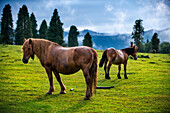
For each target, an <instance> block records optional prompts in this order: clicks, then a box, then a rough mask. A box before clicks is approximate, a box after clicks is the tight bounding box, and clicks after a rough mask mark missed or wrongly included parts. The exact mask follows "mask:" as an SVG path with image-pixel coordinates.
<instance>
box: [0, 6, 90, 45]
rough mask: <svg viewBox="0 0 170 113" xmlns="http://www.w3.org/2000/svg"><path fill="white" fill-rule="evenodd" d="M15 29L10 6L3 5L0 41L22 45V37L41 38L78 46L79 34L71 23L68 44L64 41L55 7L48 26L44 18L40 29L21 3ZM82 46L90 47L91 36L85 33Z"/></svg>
mask: <svg viewBox="0 0 170 113" xmlns="http://www.w3.org/2000/svg"><path fill="white" fill-rule="evenodd" d="M16 25H17V26H16V29H15V31H14V30H13V20H12V13H11V6H10V5H9V4H7V5H5V7H4V9H3V14H2V18H1V37H0V43H3V44H16V45H22V44H23V42H24V38H42V39H48V40H50V41H52V42H56V43H58V44H59V45H61V46H68V47H73V46H78V40H77V36H78V35H79V32H78V29H77V28H76V26H74V25H72V26H71V27H70V30H69V36H68V44H66V43H65V41H64V39H63V38H64V37H63V33H64V30H63V27H62V26H63V23H62V22H61V20H60V16H59V14H58V11H57V9H54V12H53V15H52V17H51V21H50V23H49V27H48V26H47V22H46V20H43V21H42V23H41V25H40V29H39V30H37V26H38V25H37V20H36V17H35V15H34V13H31V15H30V16H29V12H28V9H27V6H26V5H23V6H22V8H20V10H19V12H18V20H17V22H16ZM83 45H84V46H90V47H92V45H93V43H92V37H91V36H90V34H89V33H87V34H86V35H85V37H84V40H83Z"/></svg>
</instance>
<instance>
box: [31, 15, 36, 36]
mask: <svg viewBox="0 0 170 113" xmlns="http://www.w3.org/2000/svg"><path fill="white" fill-rule="evenodd" d="M30 21H31V25H32V27H31V28H32V34H33V38H38V34H37V20H36V18H35V15H34V13H32V14H31V17H30Z"/></svg>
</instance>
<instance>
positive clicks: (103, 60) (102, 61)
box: [99, 50, 107, 67]
mask: <svg viewBox="0 0 170 113" xmlns="http://www.w3.org/2000/svg"><path fill="white" fill-rule="evenodd" d="M106 53H107V50H105V51H104V52H103V55H102V59H101V60H100V63H99V67H102V66H103V63H104V62H105V60H106V59H107V55H106Z"/></svg>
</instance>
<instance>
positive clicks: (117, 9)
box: [0, 0, 170, 34]
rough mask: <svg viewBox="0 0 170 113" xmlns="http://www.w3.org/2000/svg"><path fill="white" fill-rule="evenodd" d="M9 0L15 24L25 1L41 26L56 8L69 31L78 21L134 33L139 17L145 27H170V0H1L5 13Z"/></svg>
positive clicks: (80, 27) (105, 29) (91, 26)
mask: <svg viewBox="0 0 170 113" xmlns="http://www.w3.org/2000/svg"><path fill="white" fill-rule="evenodd" d="M6 4H10V5H11V7H12V16H13V24H14V28H15V27H16V20H17V18H18V17H17V16H18V12H19V8H21V7H22V6H23V5H24V4H25V5H26V6H27V8H28V11H29V14H31V13H32V12H33V13H34V15H35V16H36V19H37V23H38V29H39V26H40V24H41V22H42V21H43V20H44V19H45V20H46V21H47V24H48V25H49V22H50V20H51V16H52V14H53V11H54V9H55V8H56V9H57V10H58V12H59V16H60V19H61V21H62V22H63V23H64V25H63V28H64V30H65V31H68V30H69V28H70V26H71V25H76V26H77V28H78V30H79V31H81V30H83V29H90V30H94V31H97V32H103V33H112V34H116V33H131V32H132V30H133V25H134V24H135V20H137V19H142V20H143V26H144V28H145V30H149V29H157V30H161V29H165V28H170V0H0V12H1V14H2V10H3V8H4V6H5V5H6ZM1 17H2V16H1ZM1 17H0V18H1Z"/></svg>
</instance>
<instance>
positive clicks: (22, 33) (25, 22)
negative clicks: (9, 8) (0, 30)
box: [15, 5, 32, 45]
mask: <svg viewBox="0 0 170 113" xmlns="http://www.w3.org/2000/svg"><path fill="white" fill-rule="evenodd" d="M30 37H32V29H31V21H30V18H29V13H28V9H27V6H26V5H23V6H22V8H20V10H19V13H18V20H17V27H16V30H15V44H17V45H21V44H23V42H24V38H30Z"/></svg>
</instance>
